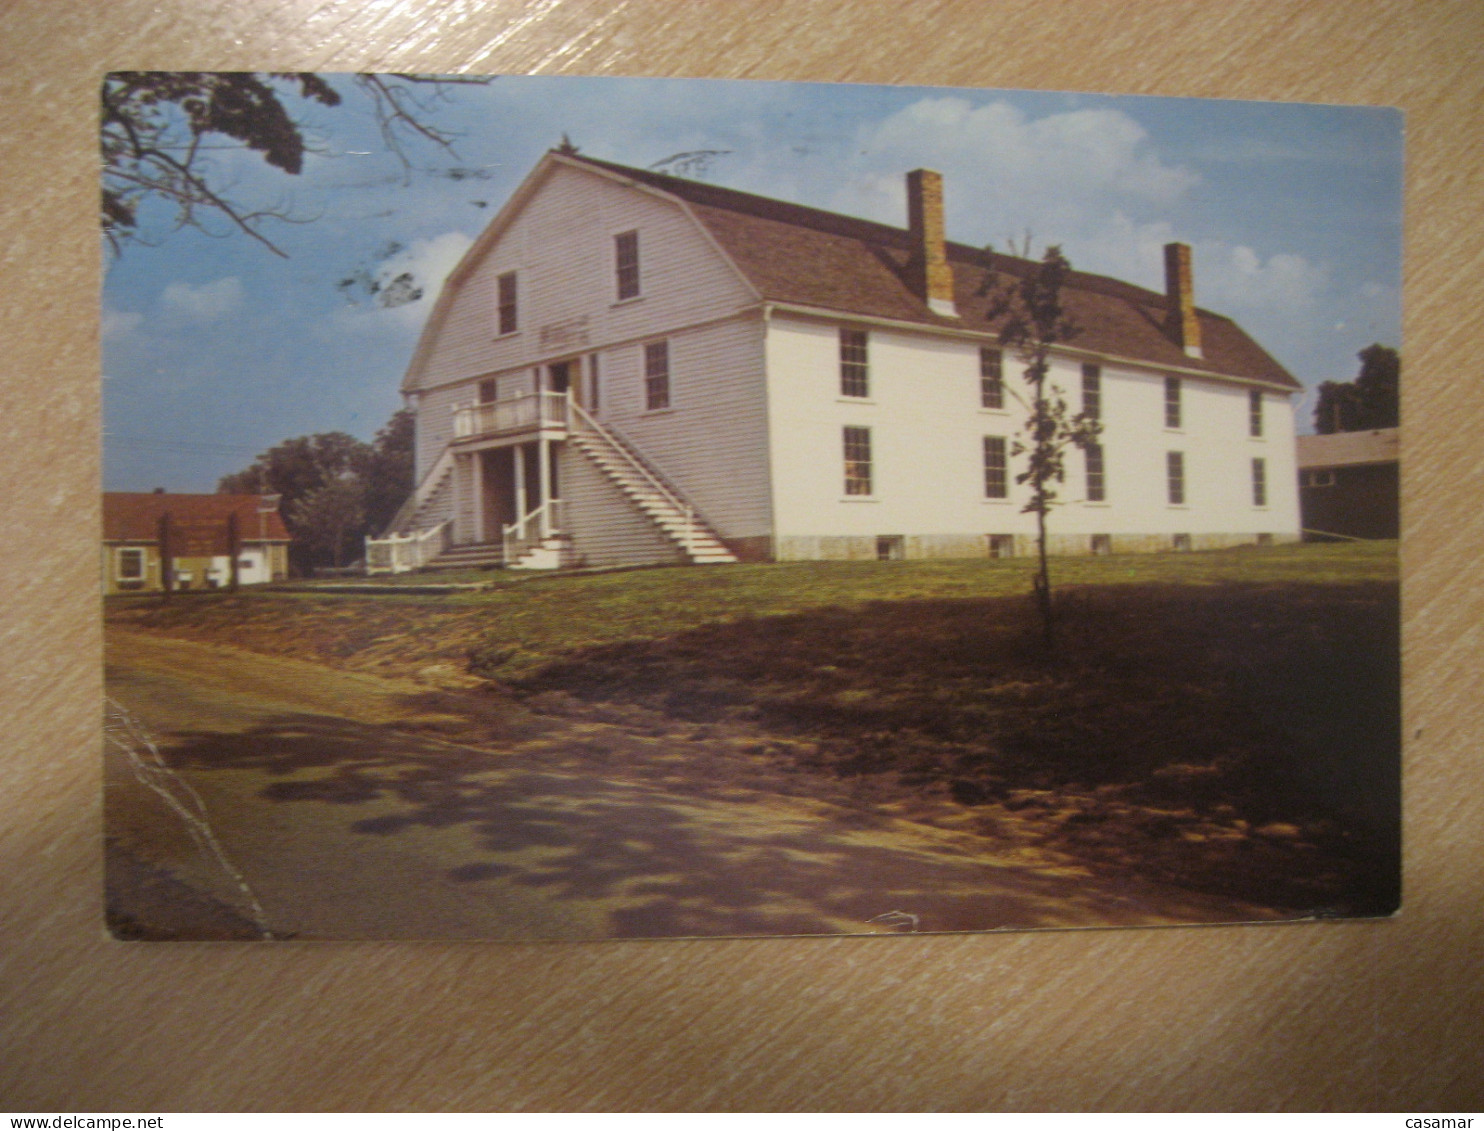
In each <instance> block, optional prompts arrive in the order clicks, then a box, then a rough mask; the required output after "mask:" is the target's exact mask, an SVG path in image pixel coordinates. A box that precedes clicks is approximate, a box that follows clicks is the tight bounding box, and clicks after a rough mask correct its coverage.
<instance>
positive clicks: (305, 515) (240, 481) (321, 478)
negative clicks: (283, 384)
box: [217, 408, 415, 573]
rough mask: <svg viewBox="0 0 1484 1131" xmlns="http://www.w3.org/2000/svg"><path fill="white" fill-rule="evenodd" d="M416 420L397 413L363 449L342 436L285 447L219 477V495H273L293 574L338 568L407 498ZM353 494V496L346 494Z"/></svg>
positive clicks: (326, 436)
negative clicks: (290, 539) (288, 538)
mask: <svg viewBox="0 0 1484 1131" xmlns="http://www.w3.org/2000/svg"><path fill="white" fill-rule="evenodd" d="M414 425H415V417H414V416H413V414H412V411H411V410H410V409H405V408H404V409H400V410H399V411H397V412H396V413H394V414H393V415H392V418H391V419H390V420H389V421H387V423H386V426H385V427H384V428H382V429H381V431H380V432H378V433H377V434H376V438H375V439H374V440H373V441H372V442H371V443H369V444H367V443H364V442H363V441H361V440H357V439H356V438H355V437H354V436H349V435H346V433H344V432H321V433H317V434H316V435H313V436H296V437H294V438H293V439H292V440H284V441H283V442H282V443H280V444H275V445H274V446H273V447H271V448H269V449H268V450H267V451H266V452H263V453H262V454H260V455H259V456H258V457H257V458H256V459H255V460H253V462H252V464H251V465H250V466H249V467H247V468H244V469H243V470H242V471H238V472H234V473H233V474H231V475H224V476H223V477H222V478H221V481H220V482H219V483H218V484H217V490H218V491H220V492H222V493H225V494H232V495H253V494H267V495H278V496H279V497H280V498H279V512H280V513H281V514H282V515H283V520H284V525H285V526H287V527H288V529H289V533H290V534H291V535H292V536H293V538H294V541H293V544H292V545H291V547H290V550H289V552H290V555H291V557H292V560H293V563H294V567H295V569H296V571H297V572H299V573H309V572H311V571H312V570H313V569H314V567H315V566H323V565H334V566H336V567H339V566H340V565H342V564H344V562H345V561H346V560H353V559H347V556H346V555H347V551H348V550H349V549H350V548H351V546H352V544H353V543H355V542H358V541H359V539H361V538H362V537H363V536H365V535H366V534H374V533H376V532H378V531H380V530H383V529H385V527H386V525H387V524H388V523H389V522H390V521H391V520H392V516H393V515H395V514H396V513H397V508H398V507H400V506H401V505H402V503H403V501H404V500H405V499H406V498H407V496H408V495H409V494H411V493H412V487H413V483H412V458H413V432H414ZM352 488H354V490H352Z"/></svg>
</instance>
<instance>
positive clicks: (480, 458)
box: [470, 452, 489, 544]
mask: <svg viewBox="0 0 1484 1131" xmlns="http://www.w3.org/2000/svg"><path fill="white" fill-rule="evenodd" d="M470 462H471V463H472V464H473V465H474V541H476V542H479V543H481V544H482V543H484V542H487V541H489V539H488V538H486V537H485V530H484V453H483V452H475V453H474V454H473V455H472V456H471V457H470Z"/></svg>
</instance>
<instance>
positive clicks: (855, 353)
mask: <svg viewBox="0 0 1484 1131" xmlns="http://www.w3.org/2000/svg"><path fill="white" fill-rule="evenodd" d="M840 395H841V396H842V397H868V396H870V395H871V377H870V372H869V369H868V366H867V361H866V332H865V331H864V330H841V331H840Z"/></svg>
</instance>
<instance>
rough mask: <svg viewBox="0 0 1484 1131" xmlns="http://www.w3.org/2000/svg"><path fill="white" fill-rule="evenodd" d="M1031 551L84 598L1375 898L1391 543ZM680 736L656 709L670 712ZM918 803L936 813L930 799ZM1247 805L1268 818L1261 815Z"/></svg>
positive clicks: (1390, 694)
mask: <svg viewBox="0 0 1484 1131" xmlns="http://www.w3.org/2000/svg"><path fill="white" fill-rule="evenodd" d="M1033 568H1034V562H1032V561H1031V560H1028V559H1010V560H994V561H992V560H978V561H966V560H950V561H912V562H812V563H782V564H772V565H739V566H727V567H719V566H718V567H707V568H671V569H646V570H631V571H624V572H611V573H602V574H584V575H519V576H518V575H510V574H503V573H497V574H493V575H490V574H485V575H481V576H483V577H485V578H486V579H487V580H489V581H490V587H489V588H488V589H484V590H480V591H477V592H465V593H457V594H439V595H428V594H378V595H352V594H333V593H328V592H325V591H323V590H319V589H316V588H315V587H309V586H305V587H299V588H293V589H287V590H281V591H276V592H261V591H260V592H244V593H242V594H239V595H238V596H235V597H233V596H230V595H226V594H210V595H203V596H200V597H196V598H192V599H181V600H176V601H173V602H171V604H170V605H169V606H164V605H162V604H161V603H160V602H159V601H158V599H153V600H147V599H139V598H131V599H128V600H111V601H110V602H109V604H108V608H109V618H110V621H111V622H112V623H116V624H120V625H125V626H133V627H136V628H141V629H144V630H147V631H156V632H165V633H169V634H172V635H181V636H186V637H195V638H201V639H206V640H210V641H213V642H218V643H230V644H232V645H235V646H238V647H244V648H248V649H255V650H259V651H263V652H269V653H278V654H287V655H295V656H299V657H301V658H307V659H314V660H319V661H320V662H324V663H329V664H332V665H334V666H341V667H351V668H364V669H369V670H376V671H380V672H384V673H387V674H396V675H418V676H420V677H422V678H427V679H433V680H434V681H435V682H436V681H438V680H440V679H447V678H449V676H450V675H451V674H453V675H457V676H459V677H460V678H463V679H466V680H467V679H469V678H470V673H473V674H474V675H477V676H479V677H483V678H484V679H487V680H490V681H492V682H493V683H496V684H499V685H502V686H504V687H505V688H506V689H507V690H509V691H512V692H514V693H515V694H516V695H518V696H520V697H522V698H523V699H524V700H525V701H526V703H527V704H528V705H529V706H530V707H532V708H534V709H535V710H537V711H541V712H546V713H551V714H568V715H573V716H574V717H577V718H584V717H588V718H592V719H594V720H596V721H599V722H613V723H617V724H619V725H625V726H627V725H635V726H640V727H644V728H656V729H655V730H654V733H673V734H675V735H677V736H683V735H685V734H687V733H689V731H688V730H687V728H691V729H694V728H696V727H702V728H704V727H707V726H711V725H716V726H721V727H724V728H741V729H742V730H743V731H744V732H755V733H756V735H757V736H758V745H759V750H760V751H764V752H766V753H765V755H762V756H766V757H772V758H781V759H783V760H784V761H786V762H789V763H791V764H793V765H796V766H797V767H798V769H799V770H800V771H803V772H805V773H815V774H817V773H824V774H828V775H832V776H834V777H838V778H842V779H847V780H850V781H854V782H857V783H860V788H861V789H862V790H864V791H865V792H864V793H863V796H865V797H868V798H869V799H870V803H872V804H880V805H888V806H902V805H911V804H913V803H915V801H914V799H915V800H916V801H921V802H922V803H923V804H926V803H927V800H929V799H934V798H936V799H938V802H936V803H946V802H951V803H952V804H954V805H957V806H959V809H958V810H956V811H960V812H961V811H963V809H964V807H967V810H968V811H969V812H971V813H973V814H976V815H977V816H975V817H974V818H973V819H974V820H977V821H978V822H979V825H976V826H975V827H976V828H979V827H980V826H982V829H981V831H983V832H984V833H985V834H986V835H994V833H995V826H994V822H995V820H996V819H997V818H995V817H994V816H993V814H994V813H995V812H999V813H1000V814H1001V815H1002V816H1001V817H1000V818H998V819H1001V820H1003V819H1004V818H1003V814H1004V813H1007V812H1011V811H1014V812H1017V813H1019V812H1024V811H1031V812H1036V813H1040V814H1041V816H1040V817H1038V818H1037V821H1036V825H1037V827H1038V828H1043V829H1044V830H1046V832H1045V835H1046V836H1047V837H1048V838H1051V840H1052V841H1053V842H1054V843H1055V844H1056V845H1058V846H1059V847H1061V848H1064V849H1067V850H1069V851H1072V852H1074V853H1075V854H1077V855H1079V856H1081V857H1083V858H1085V859H1088V860H1091V861H1096V862H1098V863H1099V865H1100V866H1107V867H1115V868H1127V869H1129V870H1130V871H1131V872H1133V873H1135V874H1138V875H1142V876H1159V877H1163V878H1164V879H1166V880H1168V881H1170V882H1172V883H1176V884H1179V885H1183V886H1188V887H1191V888H1194V889H1198V890H1205V891H1218V892H1223V893H1225V894H1228V895H1235V896H1238V897H1240V898H1243V899H1247V900H1251V901H1254V902H1259V903H1262V902H1276V903H1280V904H1282V905H1285V906H1292V907H1299V908H1314V909H1319V910H1325V909H1329V910H1334V911H1335V912H1336V913H1340V912H1350V913H1354V912H1363V913H1376V912H1381V911H1385V910H1386V909H1388V907H1389V906H1391V905H1393V904H1394V900H1395V882H1396V877H1397V874H1398V872H1397V867H1398V866H1397V856H1396V848H1397V827H1398V825H1397V822H1398V817H1397V810H1396V805H1397V799H1398V786H1397V772H1398V768H1399V746H1400V712H1399V707H1400V691H1399V687H1400V675H1399V653H1400V648H1399V639H1398V630H1399V613H1398V599H1397V584H1396V582H1397V569H1398V563H1397V556H1396V544H1395V543H1353V544H1323V545H1319V544H1314V545H1297V546H1282V547H1269V548H1258V547H1250V548H1243V549H1236V550H1227V551H1219V552H1208V553H1185V554H1150V555H1137V556H1120V557H1104V558H1064V559H1057V560H1055V561H1053V564H1052V576H1053V582H1054V585H1055V586H1056V593H1057V600H1058V607H1059V610H1060V612H1059V616H1060V626H1059V643H1058V646H1057V647H1056V648H1055V649H1054V650H1051V651H1048V650H1046V649H1045V648H1044V646H1043V645H1042V644H1041V641H1040V633H1039V631H1038V625H1037V622H1036V620H1035V616H1034V612H1033V610H1032V608H1031V604H1030V600H1029V596H1028V594H1029V590H1030V578H1031V572H1032V570H1033ZM677 741H680V742H683V741H684V739H683V737H677ZM933 819H936V818H933ZM1261 830H1267V831H1266V832H1262V831H1261Z"/></svg>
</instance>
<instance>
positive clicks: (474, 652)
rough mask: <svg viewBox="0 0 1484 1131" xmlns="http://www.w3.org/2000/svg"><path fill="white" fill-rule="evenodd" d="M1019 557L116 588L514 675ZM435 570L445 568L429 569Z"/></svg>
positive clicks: (180, 609) (1383, 558)
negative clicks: (451, 582) (221, 589)
mask: <svg viewBox="0 0 1484 1131" xmlns="http://www.w3.org/2000/svg"><path fill="white" fill-rule="evenodd" d="M1032 569H1033V563H1032V562H1031V561H1030V560H1028V559H1008V560H999V561H987V560H969V561H965V560H950V561H941V562H931V561H918V562H800V563H788V564H780V565H739V566H728V567H725V568H722V567H717V568H704V569H698V568H692V569H651V570H634V571H628V572H614V573H605V574H590V575H582V576H532V575H527V576H512V575H509V574H494V575H491V574H482V575H478V576H480V577H483V578H484V579H485V580H486V581H488V583H489V585H490V588H488V589H486V590H483V591H480V592H475V593H461V594H450V595H446V596H429V595H423V594H417V595H408V596H402V595H399V594H398V595H389V596H367V595H341V594H329V593H325V592H323V591H317V590H316V589H315V588H314V587H309V586H306V587H305V588H303V589H298V590H287V591H279V592H272V593H268V592H257V593H251V592H245V593H243V594H242V595H240V596H237V597H231V596H229V595H227V594H218V593H202V594H187V595H182V596H180V597H177V598H176V599H175V600H174V601H173V602H172V603H171V604H170V605H169V606H168V607H163V606H161V604H160V602H159V598H158V597H146V598H122V599H112V600H111V601H110V602H109V606H108V618H109V620H110V621H111V622H113V623H119V624H125V625H128V626H130V627H135V628H142V629H145V630H149V631H160V632H166V633H169V634H171V635H179V636H186V637H194V638H198V639H214V640H218V641H221V642H224V643H232V644H235V645H237V646H239V647H243V648H248V649H250V650H256V651H262V652H267V653H271V654H282V655H292V656H297V657H299V658H302V659H315V660H320V661H322V662H325V663H330V664H332V665H334V666H345V667H359V668H368V669H381V670H385V671H388V672H393V673H395V674H415V673H417V672H419V671H422V672H424V673H425V676H426V678H429V679H433V680H437V679H439V678H440V677H449V676H452V675H456V674H457V673H460V672H464V671H466V670H467V669H468V666H469V663H470V661H471V660H472V661H473V664H474V667H475V669H476V670H477V671H479V672H480V673H481V674H483V675H486V676H490V677H493V678H498V679H502V680H509V679H520V678H524V677H527V676H530V675H532V674H534V673H536V672H537V671H539V670H540V669H541V668H542V667H544V666H545V665H546V664H548V663H550V662H552V661H554V660H558V659H561V658H563V657H566V656H569V655H571V654H572V653H574V652H576V651H579V650H582V649H585V648H589V647H592V646H594V645H599V644H605V643H613V642H617V641H621V640H634V639H651V638H659V637H663V636H668V635H671V634H673V633H676V632H682V631H685V630H687V629H691V628H696V627H699V626H701V625H704V624H708V623H712V622H715V621H733V620H739V619H743V618H751V617H762V616H773V615H778V614H786V613H799V612H805V611H807V610H810V609H818V608H838V609H846V610H853V609H860V608H863V607H864V606H866V605H868V604H870V603H872V602H878V601H910V600H927V599H959V598H962V599H975V598H993V597H1010V596H1016V595H1020V594H1025V593H1028V592H1029V590H1030V576H1031V571H1032ZM436 576H437V577H438V578H439V579H440V580H441V579H442V578H443V575H441V574H440V575H436ZM1395 579H1396V546H1395V543H1360V544H1352V545H1307V546H1284V547H1274V548H1271V549H1258V548H1243V549H1239V550H1229V551H1222V552H1216V553H1201V554H1178V555H1177V554H1144V555H1131V556H1120V557H1109V558H1064V559H1057V560H1055V561H1053V564H1052V580H1053V583H1054V584H1055V585H1057V586H1059V587H1060V586H1076V585H1104V584H1114V585H1118V584H1149V583H1173V584H1193V585H1211V584H1220V583H1223V582H1234V581H1243V582H1252V583H1262V582H1284V581H1307V582H1314V583H1329V582H1359V581H1394V580H1395Z"/></svg>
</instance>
